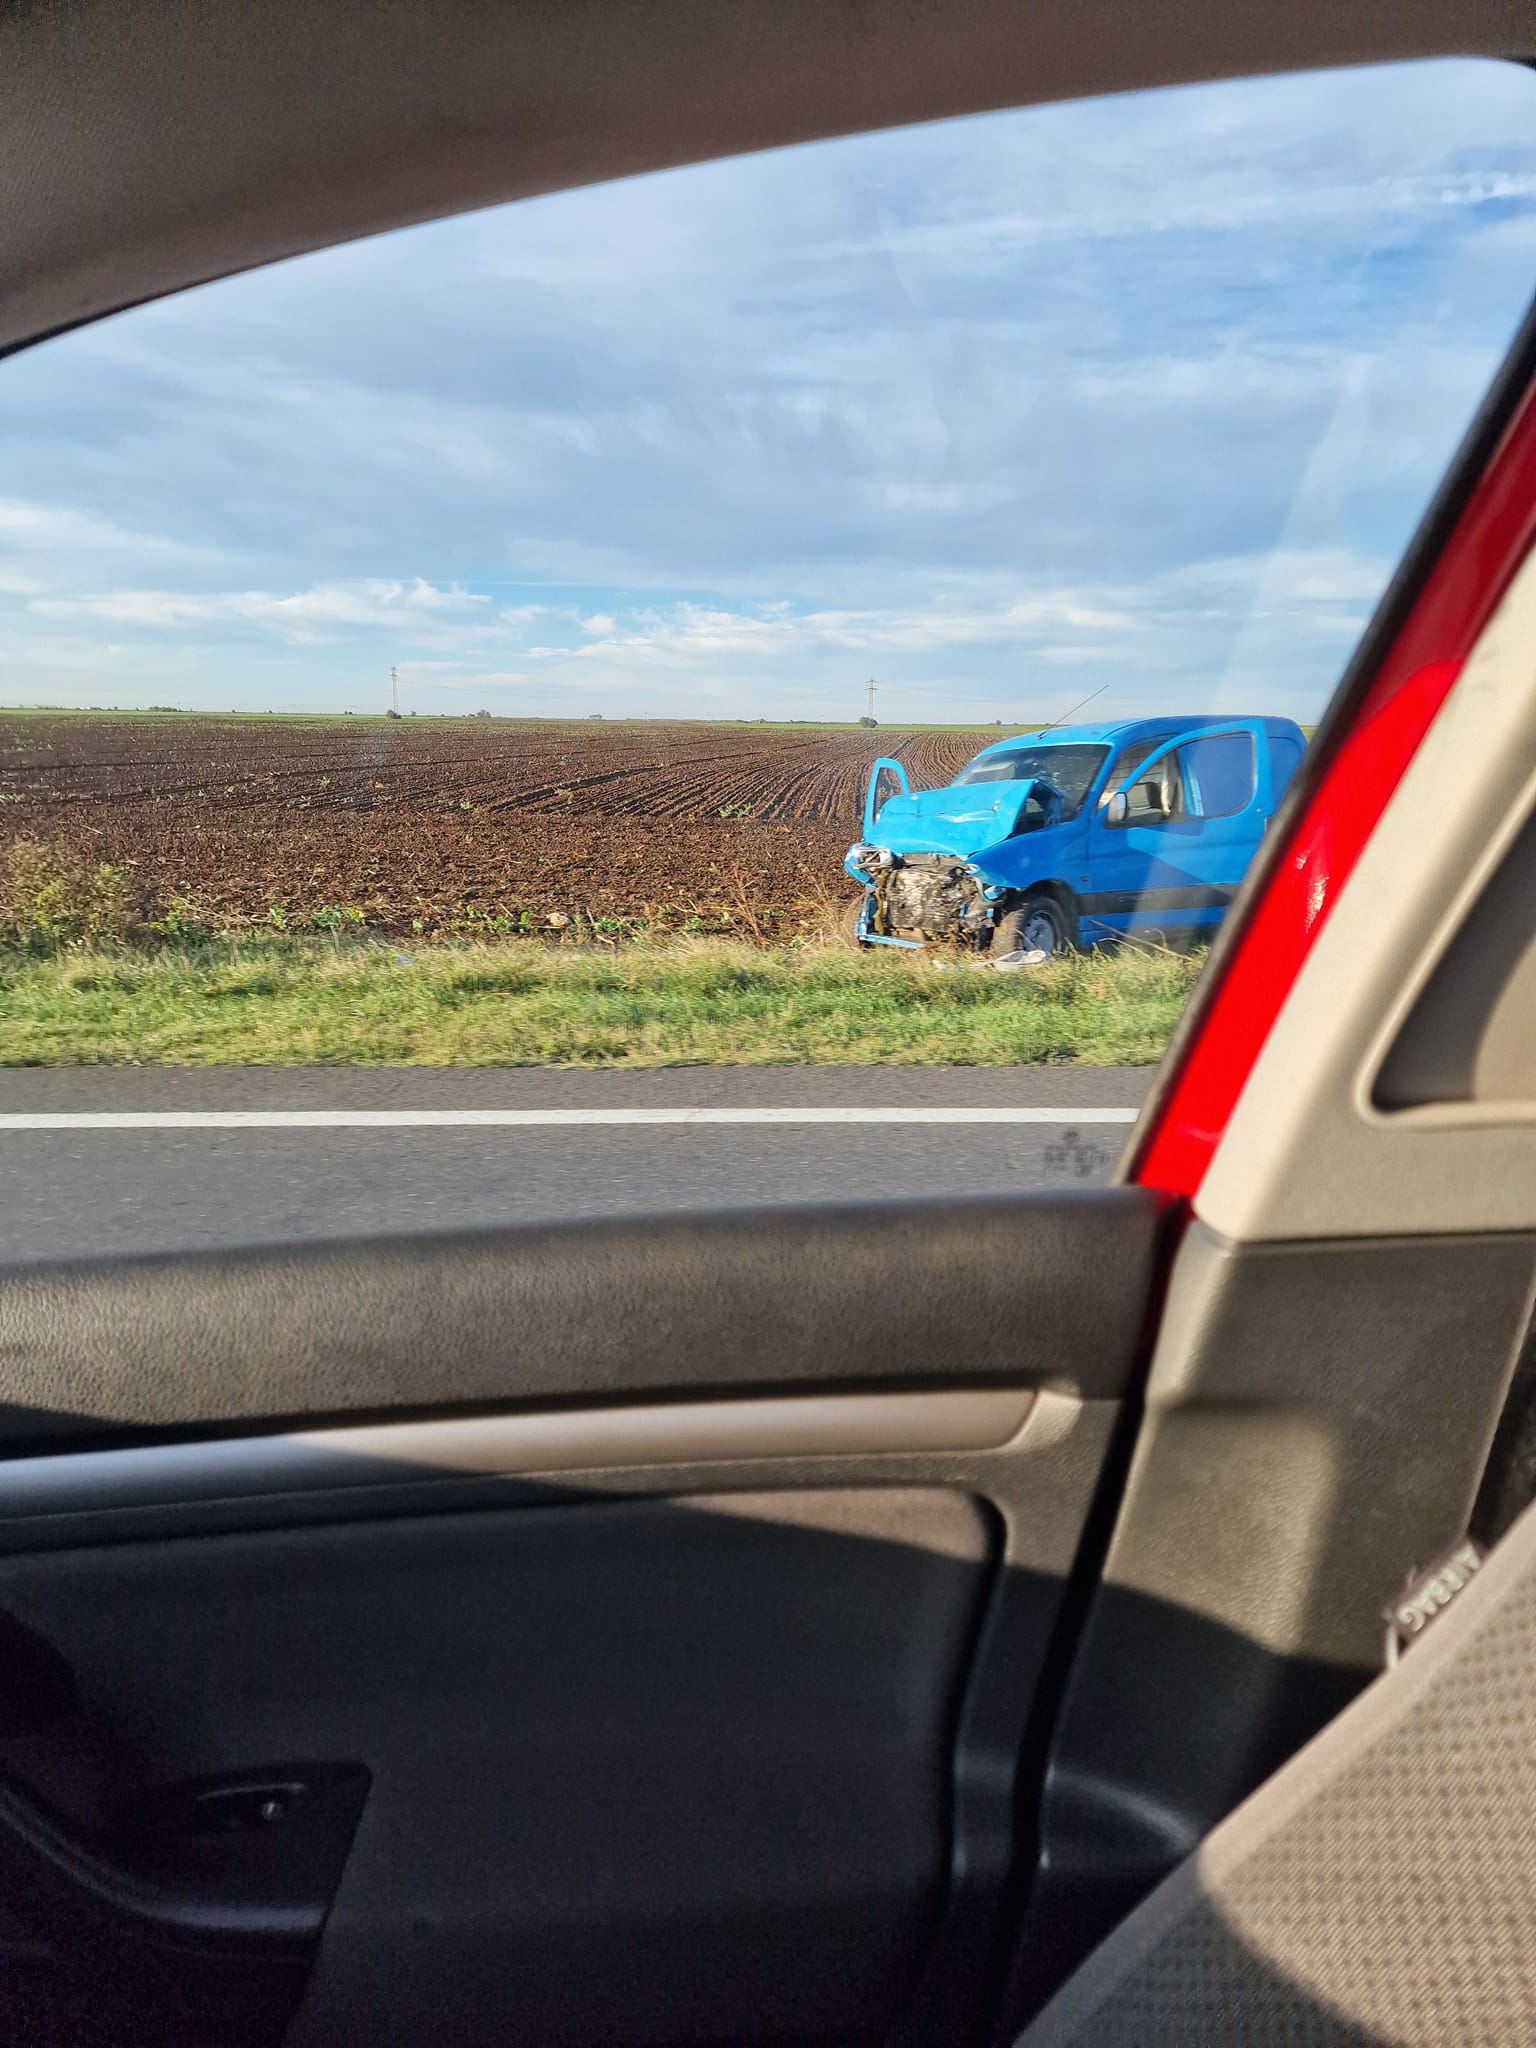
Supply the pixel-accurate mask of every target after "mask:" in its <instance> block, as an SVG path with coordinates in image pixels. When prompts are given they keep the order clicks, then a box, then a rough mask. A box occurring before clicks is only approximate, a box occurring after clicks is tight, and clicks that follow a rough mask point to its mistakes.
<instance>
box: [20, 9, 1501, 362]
mask: <svg viewBox="0 0 1536 2048" xmlns="http://www.w3.org/2000/svg"><path fill="white" fill-rule="evenodd" d="M1533 51H1536V15H1533V12H1532V9H1531V7H1530V5H1529V0H1457V5H1456V6H1454V7H1448V6H1446V5H1445V4H1444V0H1331V4H1330V5H1328V6H1316V5H1313V6H1308V5H1301V6H1295V5H1293V6H1288V7H1277V6H1275V5H1274V4H1273V0H1138V4H1136V5H1134V6H1128V5H1126V4H1125V0H900V4H896V0H892V4H872V0H558V4H553V5H552V4H549V0H48V4H44V0H31V4H28V0H20V4H17V5H14V6H11V7H7V8H4V9H0V180H3V190H4V194H5V201H4V205H3V206H0V281H3V283H0V345H4V344H7V343H14V342H17V341H21V340H24V339H27V338H30V337H33V336H36V335H39V334H45V333H48V332H50V331H52V330H55V329H58V328H60V327H65V326H69V325H72V324H74V323H76V322H79V321H81V320H85V319H90V318H92V317H94V316H95V315H98V314H100V313H102V312H106V311H110V310H111V309H113V308H114V307H118V306H123V305H130V304H133V303H134V302H136V301H138V300H140V299H145V298H151V297H155V296H157V295H159V294H161V293H163V292H167V291H174V290H177V289H180V288H181V287H183V286H186V285H189V284H195V283H199V282H201V281H202V280H204V279H206V278H210V277H217V276H221V275H224V274H226V273H228V272H230V271H236V270H244V269H249V268H250V267H252V266H253V265H255V264H259V263H266V262H271V261H272V260H274V259H275V258H277V257H282V256H290V255H294V254H297V253H298V252H300V251H302V250H307V249H316V248H321V247H324V246H325V245H326V244H328V243H332V242H338V241H345V240H347V239H349V238H352V237H355V236H358V235H365V234H370V233H376V232H378V231H379V230H381V229H385V228H391V227H398V226H402V225H404V224H406V223H407V222H412V221H420V220H428V219H432V218H435V217H438V216H441V215H444V214H450V213H456V212H461V211H464V210H465V209H467V208H470V207H477V206H488V205H491V204H493V203H495V202H497V201H500V200H507V199H516V198H522V197H526V196H528V195H529V194H532V193H537V192H547V191H552V190H556V189H559V188H561V187H565V186H571V185H578V184H588V183H593V182H596V181H598V180H601V179H605V178H616V177H622V176H626V175H628V174H631V173H634V172H637V171H647V170H655V169H659V168H662V167H664V166H667V165H673V164H681V163H688V162H692V161H695V160H698V159H701V158H706V157H716V156H725V155H731V154H735V153H739V152H741V151H744V150H754V149H764V148H769V147H772V146H775V145H777V144H782V143H789V142H799V141H805V140H808V139H810V138H813V137H818V136H828V135H837V134H845V133H850V132H853V131H856V130H862V129H869V128H881V127H890V126H895V125H899V124H901V123H904V122H912V121H922V120H931V119H935V118H939V117H942V116H945V115H954V114H965V113H972V112H976V111H979V110H981V109H986V108H996V107H1004V106H1012V105H1023V104H1026V103H1029V102H1035V101H1044V100H1057V99H1069V98H1076V97H1081V96H1083V95H1087V94H1094V93H1107V92H1121V91H1127V90H1132V89H1136V88H1140V87H1146V86H1155V85H1165V84H1171V83H1175V82H1178V81H1183V80H1192V79H1209V78H1220V77H1228V76H1234V75H1248V74H1257V73H1261V72H1272V71H1291V70H1304V69H1308V68H1315V67H1320V66H1326V65H1343V64H1366V63H1372V62H1380V61H1386V60H1388V59H1393V58H1411V57H1423V56H1445V55H1455V54H1461V55H1469V56H1508V57H1520V56H1529V55H1531V54H1532V53H1533Z"/></svg>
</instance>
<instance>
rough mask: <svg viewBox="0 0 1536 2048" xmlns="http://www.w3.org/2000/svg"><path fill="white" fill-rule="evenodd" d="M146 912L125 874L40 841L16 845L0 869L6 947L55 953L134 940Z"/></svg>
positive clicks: (0, 926) (0, 924)
mask: <svg viewBox="0 0 1536 2048" xmlns="http://www.w3.org/2000/svg"><path fill="white" fill-rule="evenodd" d="M145 909H146V906H145V904H144V903H143V901H142V900H141V899H140V897H139V895H138V892H137V891H136V890H135V888H134V886H133V883H132V880H131V878H130V877H129V876H128V875H127V874H126V873H125V872H124V870H123V869H122V868H118V867H113V866H111V865H110V864H109V863H108V862H106V861H91V860H88V859H86V858H85V856H84V855H82V854H79V853H76V852H75V851H74V850H73V849H70V848H64V847H56V846H49V845H47V844H46V843H45V842H44V841H42V840H40V839H30V838H29V839H17V840H15V841H13V842H12V844H11V847H10V849H9V851H8V852H7V853H6V856H5V863H4V867H3V869H0V941H3V942H4V943H5V944H7V945H12V946H28V947H31V948H33V949H34V950H36V951H39V952H52V951H55V950H56V949H57V948H59V947H61V946H69V945H78V944H80V943H81V942H82V941H85V940H94V941H98V942H100V941H112V940H123V939H128V938H132V937H133V936H134V934H135V933H136V932H138V931H140V930H141V929H142V928H143V925H144V923H145Z"/></svg>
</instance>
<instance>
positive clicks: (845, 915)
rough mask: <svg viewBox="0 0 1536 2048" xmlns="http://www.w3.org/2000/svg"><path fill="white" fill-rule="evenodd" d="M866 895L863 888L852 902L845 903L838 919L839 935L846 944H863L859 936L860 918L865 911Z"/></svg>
mask: <svg viewBox="0 0 1536 2048" xmlns="http://www.w3.org/2000/svg"><path fill="white" fill-rule="evenodd" d="M864 895H865V892H864V891H863V890H862V889H861V890H860V891H859V893H858V895H857V896H855V897H854V899H853V901H852V902H851V903H846V904H844V906H843V908H842V911H841V912H840V914H839V916H838V920H837V927H838V936H839V937H840V938H841V939H842V941H843V944H844V945H845V946H862V945H863V943H864V941H863V940H862V939H861V938H860V936H859V919H860V917H861V916H862V915H863V912H864Z"/></svg>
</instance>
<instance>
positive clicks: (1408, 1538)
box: [1015, 1224, 1536, 2016]
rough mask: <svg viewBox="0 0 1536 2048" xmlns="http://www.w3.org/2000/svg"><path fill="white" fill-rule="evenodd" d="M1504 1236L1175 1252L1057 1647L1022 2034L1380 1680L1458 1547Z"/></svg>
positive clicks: (1523, 1245)
mask: <svg viewBox="0 0 1536 2048" xmlns="http://www.w3.org/2000/svg"><path fill="white" fill-rule="evenodd" d="M1533 1264H1536V1241H1533V1240H1532V1239H1531V1238H1529V1237H1526V1236H1524V1235H1519V1234H1511V1235H1508V1236H1478V1237H1464V1238H1413V1239H1402V1238H1399V1239H1385V1240H1377V1241H1374V1242H1373V1241H1369V1240H1367V1241H1360V1242H1345V1243H1319V1244H1275V1245H1258V1246H1247V1247H1240V1246H1234V1245H1230V1244H1228V1243H1226V1242H1224V1241H1223V1240H1221V1239H1219V1238H1217V1237H1215V1236H1214V1234H1213V1233H1211V1232H1210V1231H1208V1230H1207V1229H1205V1228H1204V1227H1203V1226H1201V1225H1198V1224H1197V1225H1194V1226H1192V1228H1191V1230H1190V1232H1189V1234H1188V1236H1187V1237H1186V1239H1185V1241H1184V1243H1183V1245H1182V1246H1181V1247H1180V1250H1179V1254H1178V1257H1177V1260H1176V1262H1175V1268H1174V1273H1173V1278H1172V1283H1171V1286H1170V1291H1169V1296H1168V1303H1167V1308H1166V1311H1165V1315H1164V1320H1163V1325H1162V1328H1161V1330H1160V1332H1159V1336H1158V1342H1157V1348H1156V1351H1155V1353H1154V1357H1153V1362H1152V1367H1151V1373H1150V1378H1149V1382H1148V1391H1147V1409H1146V1415H1145V1419H1144V1422H1143V1426H1142V1429H1141V1431H1140V1434H1139V1436H1138V1439H1137V1444H1136V1450H1135V1455H1134V1457H1133V1460H1132V1463H1131V1469H1130V1473H1129V1477H1128V1481H1127V1485H1126V1491H1125V1495H1124V1499H1123V1502H1122V1505H1121V1510H1120V1513H1119V1516H1118V1519H1117V1522H1116V1526H1115V1529H1114V1533H1113V1537H1112V1540H1111V1543H1110V1546H1109V1551H1108V1556H1107V1560H1106V1564H1105V1569H1104V1577H1103V1583H1102V1585H1101V1586H1100V1587H1099V1589H1098V1591H1097V1592H1096V1593H1095V1595H1094V1597H1093V1601H1092V1604H1091V1606H1090V1608H1089V1612H1088V1618H1087V1622H1086V1625H1085V1627H1084V1630H1083V1634H1082V1636H1081V1638H1080V1642H1079V1646H1078V1650H1077V1654H1076V1658H1075V1661H1074V1665H1073V1669H1072V1674H1071V1678H1070V1682H1069V1685H1068V1688H1067V1692H1066V1697H1065V1703H1064V1707H1063V1713H1062V1717H1061V1720H1060V1722H1059V1723H1058V1728H1057V1732H1056V1736H1055V1739H1054V1743H1053V1747H1052V1752H1051V1759H1050V1764H1049V1775H1048V1779H1047V1787H1046V1792H1045V1798H1044V1807H1043V1825H1042V1833H1043V1842H1044V1856H1045V1862H1044V1866H1043V1873H1042V1878H1041V1882H1040V1884H1039V1885H1038V1886H1037V1888H1036V1892H1035V1896H1034V1898H1033V1899H1032V1902H1031V1909H1030V1914H1029V1916H1028V1918H1027V1920H1026V1923H1025V1927H1024V1932H1023V1937H1022V1942H1021V1947H1020V1957H1021V1977H1022V1980H1023V1982H1024V1983H1025V1984H1026V1986H1027V1987H1028V1989H1027V1990H1025V1991H1024V1992H1023V1993H1022V1994H1021V1995H1020V1997H1019V1998H1018V2000H1017V2001H1016V2006H1015V2010H1016V2012H1017V2014H1018V2016H1022V2015H1023V2013H1024V2012H1027V2011H1028V2010H1029V2009H1031V2008H1032V2006H1033V2004H1034V2003H1036V2002H1037V2000H1038V1995H1039V1994H1040V1993H1041V1992H1042V1991H1043V1990H1047V1989H1049V1988H1051V1986H1052V1985H1053V1984H1054V1983H1055V1982H1059V1981H1060V1976H1061V1975H1062V1974H1064V1972H1065V1970H1066V1969H1068V1968H1070V1966H1071V1965H1072V1963H1073V1962H1074V1961H1075V1960H1076V1959H1077V1958H1078V1957H1079V1956H1081V1955H1082V1954H1083V1953H1085V1952H1086V1950H1087V1948H1089V1947H1090V1946H1091V1945H1092V1944H1093V1942H1094V1941H1096V1940H1097V1939H1098V1938H1099V1937H1100V1936H1101V1935H1102V1934H1104V1933H1105V1932H1106V1931H1107V1930H1108V1928H1109V1927H1110V1926H1111V1925H1112V1924H1113V1923H1114V1921H1115V1920H1116V1919H1117V1918H1119V1917H1120V1915H1121V1914H1122V1913H1123V1912H1124V1911H1125V1910H1126V1909H1127V1907H1128V1906H1129V1905H1130V1904H1132V1903H1134V1901H1135V1900H1136V1899H1137V1898H1139V1897H1141V1896H1142V1895H1144V1893H1145V1892H1146V1891H1147V1890H1149V1889H1150V1887H1151V1886H1152V1884H1154V1883H1155V1882H1156V1881H1157V1880H1158V1879H1159V1878H1161V1877H1162V1876H1163V1875H1164V1873H1165V1872H1166V1871H1167V1870H1168V1869H1169V1868H1171V1867H1172V1865H1173V1864H1174V1863H1175V1862H1177V1861H1178V1860H1179V1858H1180V1857H1181V1856H1183V1855H1184V1854H1186V1853H1187V1852H1188V1851H1189V1850H1190V1849H1191V1848H1193V1846H1194V1845H1195V1844H1196V1843H1197V1842H1198V1841H1199V1839H1200V1838H1201V1837H1202V1836H1203V1835H1204V1834H1206V1833H1207V1832H1208V1831H1209V1830H1210V1829H1211V1827H1213V1826H1214V1825H1215V1823H1216V1822H1217V1821H1219V1820H1220V1819H1221V1818H1222V1817H1223V1816H1224V1815H1225V1814H1226V1813H1228V1812H1229V1811H1231V1809H1232V1808H1233V1807H1234V1806H1235V1805H1236V1804H1237V1803H1238V1802H1239V1801H1240V1800H1241V1799H1242V1798H1243V1797H1245V1796H1246V1794H1247V1793H1248V1792H1249V1791H1251V1790H1252V1789H1253V1787H1254V1786H1256V1785H1257V1784H1259V1783H1260V1782H1261V1781H1262V1780H1263V1779H1264V1778H1265V1777H1266V1776H1268V1775H1269V1774H1270V1772H1272V1771H1273V1770H1274V1769H1276V1768H1277V1767H1278V1766H1279V1765H1280V1764H1281V1763H1282V1762H1283V1761H1284V1760H1285V1758H1286V1757H1287V1756H1288V1755H1290V1754H1291V1753H1292V1752H1293V1751H1294V1750H1295V1749H1296V1748H1297V1747H1298V1746H1299V1745H1300V1744H1301V1743H1302V1742H1304V1741H1306V1740H1307V1739H1308V1738H1309V1737H1310V1736H1311V1735H1312V1734H1313V1733H1314V1732H1315V1731H1316V1730H1317V1729H1318V1728H1319V1727H1321V1726H1322V1724H1323V1723H1324V1722H1325V1721H1326V1720H1327V1719H1328V1718H1329V1717H1330V1716H1331V1715H1332V1714H1333V1713H1335V1712H1337V1711H1338V1710H1339V1709H1340V1708H1341V1707H1342V1706H1343V1705H1344V1704H1345V1703H1346V1702H1347V1701H1348V1700H1349V1699H1350V1698H1351V1697H1352V1696H1353V1695H1354V1694H1355V1693H1356V1692H1357V1691H1358V1690H1359V1688H1360V1687H1361V1685H1362V1684H1363V1683H1364V1682H1365V1681H1366V1680H1367V1679H1368V1678H1369V1677H1370V1676H1371V1675H1372V1674H1373V1672H1374V1671H1375V1670H1377V1669H1379V1668H1380V1663H1381V1657H1382V1642H1383V1633H1384V1626H1383V1621H1382V1612H1383V1609H1384V1607H1385V1606H1386V1604H1387V1603H1388V1601H1389V1600H1390V1599H1391V1598H1392V1597H1393V1596H1394V1595H1395V1594H1396V1593H1397V1592H1398V1591H1399V1590H1400V1588H1401V1587H1402V1585H1403V1583H1404V1581H1405V1580H1406V1578H1407V1577H1408V1576H1409V1575H1410V1574H1411V1573H1412V1572H1413V1571H1414V1570H1415V1569H1422V1568H1424V1567H1425V1566H1427V1565H1429V1564H1431V1563H1433V1562H1434V1561H1435V1560H1436V1559H1437V1558H1438V1557H1439V1556H1440V1555H1441V1554H1443V1552H1444V1551H1445V1550H1446V1549H1447V1548H1448V1547H1449V1546H1450V1545H1451V1544H1452V1542H1453V1541H1454V1540H1455V1539H1456V1538H1457V1537H1459V1536H1460V1535H1461V1534H1462V1533H1463V1532H1464V1531H1465V1529H1466V1527H1467V1525H1468V1521H1469V1518H1470V1516H1471V1514H1472V1511H1473V1505H1474V1500H1475V1498H1476V1495H1477V1490H1478V1485H1479V1480H1480V1477H1481V1474H1482V1472H1483V1468H1484V1464H1485V1461H1486V1458H1487V1454H1488V1449H1489V1445H1490V1442H1491V1440H1492V1437H1493V1433H1494V1430H1495V1426H1496V1424H1497V1421H1498V1417H1499V1414H1500V1410H1501V1407H1502V1405H1503V1401H1504V1396H1505V1390H1506V1388H1507V1386H1508V1383H1509V1379H1510V1375H1511V1371H1512V1368H1513V1364H1514V1360H1515V1357H1516V1354H1517V1350H1518V1347H1519V1343H1520V1340H1521V1336H1522V1333H1523V1330H1524V1328H1525V1326H1526V1323H1527V1321H1528V1317H1529V1300H1530V1289H1531V1282H1532V1271H1533Z"/></svg>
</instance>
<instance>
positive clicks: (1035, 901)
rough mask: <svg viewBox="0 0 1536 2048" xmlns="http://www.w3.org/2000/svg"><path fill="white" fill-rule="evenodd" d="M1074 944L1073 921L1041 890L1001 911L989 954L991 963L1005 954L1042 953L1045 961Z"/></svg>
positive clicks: (1056, 900)
mask: <svg viewBox="0 0 1536 2048" xmlns="http://www.w3.org/2000/svg"><path fill="white" fill-rule="evenodd" d="M1076 944H1077V919H1076V918H1075V917H1073V916H1071V915H1069V913H1068V912H1067V911H1066V910H1065V909H1064V908H1063V907H1062V904H1061V902H1060V901H1059V899H1058V898H1057V897H1055V896H1048V895H1047V894H1046V893H1045V892H1044V891H1043V890H1042V891H1041V892H1040V893H1039V894H1038V895H1034V896H1026V897H1025V898H1024V901H1023V902H1022V903H1017V904H1015V905H1014V907H1013V909H1012V910H1005V911H1004V912H1003V914H1002V916H1001V917H1000V918H999V919H998V920H997V923H996V924H995V925H994V926H993V928H992V945H991V948H990V951H991V954H992V957H993V959H995V960H996V959H1001V957H1002V956H1003V954H1005V953H1044V954H1045V955H1046V956H1047V958H1049V957H1050V956H1051V955H1052V954H1055V953H1066V952H1070V951H1071V950H1072V949H1073V948H1074V947H1075V946H1076Z"/></svg>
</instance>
